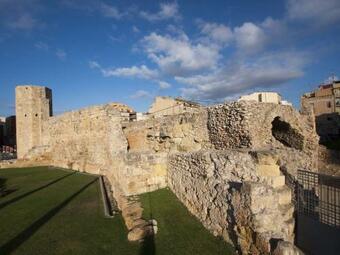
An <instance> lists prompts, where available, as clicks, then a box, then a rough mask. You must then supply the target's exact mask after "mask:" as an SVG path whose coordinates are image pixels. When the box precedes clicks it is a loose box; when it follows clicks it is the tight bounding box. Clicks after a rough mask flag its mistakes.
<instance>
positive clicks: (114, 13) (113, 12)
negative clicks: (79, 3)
mask: <svg viewBox="0 0 340 255" xmlns="http://www.w3.org/2000/svg"><path fill="white" fill-rule="evenodd" d="M100 11H101V13H102V14H103V16H104V17H107V18H114V19H120V18H121V17H122V16H124V14H123V13H121V12H119V10H118V9H117V8H116V7H115V6H111V5H108V4H106V3H103V2H102V3H101V4H100Z"/></svg>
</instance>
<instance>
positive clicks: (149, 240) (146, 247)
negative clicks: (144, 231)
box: [139, 235, 156, 255]
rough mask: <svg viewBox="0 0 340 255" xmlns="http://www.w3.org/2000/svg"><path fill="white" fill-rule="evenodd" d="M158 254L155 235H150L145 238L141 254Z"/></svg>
mask: <svg viewBox="0 0 340 255" xmlns="http://www.w3.org/2000/svg"><path fill="white" fill-rule="evenodd" d="M155 254H156V246H155V236H154V235H148V236H147V237H145V238H144V241H143V243H142V245H141V248H140V251H139V255H155Z"/></svg>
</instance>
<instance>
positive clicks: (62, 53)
mask: <svg viewBox="0 0 340 255" xmlns="http://www.w3.org/2000/svg"><path fill="white" fill-rule="evenodd" d="M55 54H56V56H57V57H58V58H59V59H60V60H66V58H67V54H66V52H65V51H64V50H62V49H57V51H56V52H55Z"/></svg>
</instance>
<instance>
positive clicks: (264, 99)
mask: <svg viewBox="0 0 340 255" xmlns="http://www.w3.org/2000/svg"><path fill="white" fill-rule="evenodd" d="M238 101H255V102H258V103H273V104H280V103H281V96H280V95H279V94H278V93H276V92H255V93H252V94H249V95H243V96H241V97H240V99H239V100H238Z"/></svg>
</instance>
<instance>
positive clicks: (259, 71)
mask: <svg viewBox="0 0 340 255" xmlns="http://www.w3.org/2000/svg"><path fill="white" fill-rule="evenodd" d="M304 60H305V57H304V56H301V54H297V53H292V52H288V53H276V54H267V55H263V56H261V57H259V58H256V59H255V60H253V61H249V60H248V61H247V62H237V61H236V60H234V61H233V62H230V63H228V64H227V65H225V66H224V67H222V68H220V69H218V70H217V71H215V72H212V73H210V74H207V75H196V76H191V77H176V78H175V79H176V80H177V81H178V82H180V83H183V84H185V85H186V86H187V87H184V88H183V89H182V95H183V96H185V97H189V98H192V99H218V98H219V99H223V98H226V97H230V96H233V95H235V94H239V93H242V92H246V91H249V90H252V89H256V88H270V87H276V86H278V85H281V84H283V83H285V82H288V81H290V80H292V79H295V78H298V77H300V76H302V75H303V71H302V67H303V65H304V64H305V63H304Z"/></svg>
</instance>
